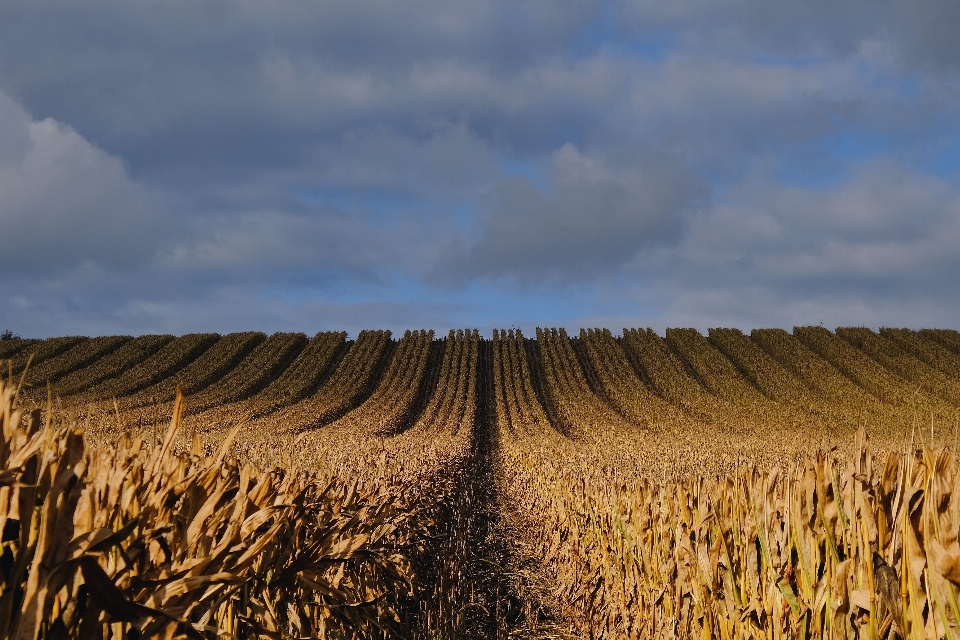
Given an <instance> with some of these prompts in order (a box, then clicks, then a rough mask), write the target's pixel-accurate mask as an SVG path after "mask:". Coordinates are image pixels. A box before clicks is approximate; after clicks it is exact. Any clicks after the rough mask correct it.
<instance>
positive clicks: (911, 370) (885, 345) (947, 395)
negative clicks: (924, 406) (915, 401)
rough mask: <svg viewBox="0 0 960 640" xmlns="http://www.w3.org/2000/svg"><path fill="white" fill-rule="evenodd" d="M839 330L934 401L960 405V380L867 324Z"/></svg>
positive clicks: (851, 342) (851, 341)
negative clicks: (951, 377)
mask: <svg viewBox="0 0 960 640" xmlns="http://www.w3.org/2000/svg"><path fill="white" fill-rule="evenodd" d="M835 333H836V334H837V336H839V337H840V338H842V339H843V340H846V341H847V342H849V343H850V344H851V345H853V346H854V347H856V348H857V349H859V350H860V351H862V352H864V353H865V354H867V355H868V356H870V357H871V358H873V359H874V360H876V361H877V362H879V363H880V364H882V365H883V366H884V367H886V368H887V369H889V370H890V371H893V372H895V373H896V374H897V375H899V376H900V377H901V378H903V379H904V380H909V381H910V382H913V383H914V384H916V385H917V386H919V387H920V389H922V390H923V391H924V393H925V394H926V395H927V396H928V397H929V398H930V400H931V401H932V402H931V404H934V405H935V404H939V403H941V402H944V401H946V402H947V403H949V404H952V405H953V406H954V407H956V406H958V405H960V381H958V380H951V379H950V378H949V377H947V376H945V375H944V374H942V373H941V372H939V371H937V370H936V369H934V368H932V367H930V366H929V365H927V364H926V363H925V362H923V361H922V360H921V359H920V358H918V357H916V356H915V355H913V354H911V353H910V352H909V351H908V350H906V349H904V348H902V347H901V346H899V345H898V344H897V343H896V342H895V341H893V340H890V339H888V338H886V337H884V336H883V335H878V334H876V333H874V332H873V331H872V330H870V329H867V328H864V327H838V328H837V330H836V332H835Z"/></svg>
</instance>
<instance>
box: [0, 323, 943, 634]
mask: <svg viewBox="0 0 960 640" xmlns="http://www.w3.org/2000/svg"><path fill="white" fill-rule="evenodd" d="M0 358H2V359H3V367H2V370H3V374H4V375H3V378H4V380H3V381H2V382H0V426H2V440H0V532H2V548H0V631H2V637H4V638H7V637H10V638H18V639H20V638H22V639H30V640H32V639H36V638H72V637H79V638H93V637H95V638H104V639H106V638H117V639H120V638H153V637H162V638H216V637H224V638H228V637H229V638H271V639H272V638H277V639H279V638H306V637H316V638H330V639H341V638H344V639H345V638H380V639H386V638H415V639H424V640H426V639H433V638H496V639H498V640H501V639H502V640H507V639H508V638H543V639H546V638H590V639H602V638H615V639H620V638H624V639H632V638H678V639H685V638H701V639H716V640H734V639H737V640H739V639H743V640H747V639H749V640H760V639H777V638H790V639H814V638H824V639H828V638H844V639H849V640H852V639H863V640H893V639H896V638H900V639H902V640H919V639H921V638H923V639H930V638H933V639H939V638H943V639H950V638H954V639H957V640H960V542H958V536H960V465H958V460H957V458H956V452H957V450H958V438H960V434H958V426H960V333H957V332H955V331H951V330H923V331H911V330H908V329H888V328H884V329H881V330H880V331H879V332H874V331H872V330H870V329H865V328H841V329H837V330H836V331H835V332H831V331H828V330H826V329H824V328H822V327H796V328H794V330H793V332H792V333H791V332H787V331H784V330H780V329H757V330H754V331H752V332H750V333H744V332H742V331H739V330H737V329H711V330H710V331H709V332H708V333H707V335H702V334H700V333H699V332H698V331H696V330H694V329H669V330H667V332H666V334H665V336H661V335H658V334H657V333H655V332H653V331H652V330H649V329H624V331H623V333H622V335H621V336H616V335H614V334H613V333H612V332H610V331H609V330H606V329H593V328H590V329H581V330H580V332H579V334H574V335H568V334H567V332H566V331H565V330H564V329H537V331H536V336H535V337H534V338H528V337H526V336H524V335H523V333H522V332H521V331H519V330H516V329H511V330H495V331H494V332H493V335H492V338H490V339H483V338H481V337H480V335H479V333H478V332H477V331H476V330H472V329H471V330H458V331H450V332H449V334H447V335H446V336H445V337H437V336H436V335H435V334H434V332H433V331H407V332H405V333H404V334H403V335H402V336H400V337H399V339H394V338H393V336H391V334H390V332H388V331H364V332H361V333H360V335H358V336H357V337H356V339H355V340H348V339H347V336H346V334H345V333H343V332H324V333H318V334H316V335H315V336H313V337H312V338H308V337H307V336H306V335H303V334H299V333H280V334H274V335H272V336H267V335H265V334H262V333H254V332H249V333H236V334H230V335H226V336H219V335H215V334H193V335H188V336H182V337H174V336H143V337H136V338H131V337H126V336H115V337H103V338H83V337H70V338H52V339H46V340H31V339H12V340H5V341H4V342H3V345H2V349H0Z"/></svg>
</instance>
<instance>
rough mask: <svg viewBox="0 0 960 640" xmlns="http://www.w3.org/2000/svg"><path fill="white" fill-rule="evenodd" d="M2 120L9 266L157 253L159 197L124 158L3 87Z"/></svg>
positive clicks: (143, 258)
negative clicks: (35, 114)
mask: <svg viewBox="0 0 960 640" xmlns="http://www.w3.org/2000/svg"><path fill="white" fill-rule="evenodd" d="M0 122H2V125H0V131H2V133H3V144H2V146H3V149H4V151H3V154H2V156H0V220H2V226H3V233H2V234H0V264H2V265H3V266H4V269H5V270H6V271H7V273H8V274H10V273H16V272H20V271H29V272H31V273H55V272H60V271H64V270H69V269H72V268H75V267H76V266H78V265H80V264H83V263H93V264H103V265H110V266H113V267H124V268H129V267H133V266H137V265H142V264H144V263H146V262H149V261H150V259H151V252H152V250H153V248H154V246H155V242H156V237H155V230H156V227H155V220H154V218H153V210H152V207H153V206H154V204H153V203H152V202H151V196H150V195H149V194H148V193H147V192H145V191H144V190H143V189H142V188H141V187H139V186H138V185H137V184H136V183H134V182H133V181H132V180H131V179H130V177H129V175H128V174H127V171H126V169H125V167H124V165H123V163H122V162H121V161H120V160H119V159H117V158H115V157H113V156H111V155H110V154H108V153H105V152H104V151H102V150H101V149H98V148H97V147H96V146H94V145H92V144H90V142H89V141H88V140H86V139H85V138H84V137H83V136H81V135H80V134H78V133H77V132H76V131H74V130H73V129H71V128H70V127H69V126H67V125H65V124H63V123H60V122H57V121H56V120H54V119H52V118H46V119H43V120H34V119H32V118H31V117H30V115H29V114H28V113H27V111H26V110H25V109H24V108H23V107H22V106H21V105H20V104H18V103H17V102H16V101H14V100H13V99H12V98H10V97H9V96H7V95H6V94H3V93H2V92H0ZM8 142H9V145H8Z"/></svg>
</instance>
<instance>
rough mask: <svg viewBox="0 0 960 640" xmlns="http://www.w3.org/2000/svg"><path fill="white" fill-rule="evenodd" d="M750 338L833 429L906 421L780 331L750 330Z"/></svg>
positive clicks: (897, 410) (791, 336)
mask: <svg viewBox="0 0 960 640" xmlns="http://www.w3.org/2000/svg"><path fill="white" fill-rule="evenodd" d="M750 337H751V339H752V340H753V341H754V342H755V343H756V344H757V345H758V346H760V348H762V349H763V350H764V351H765V352H766V353H767V354H769V355H770V357H771V358H773V359H774V360H775V361H776V362H777V363H778V364H780V365H781V366H782V367H784V368H785V369H787V370H789V371H790V372H791V373H792V374H793V375H794V376H796V377H797V378H799V379H800V380H802V381H803V383H804V384H805V385H807V386H808V387H809V388H810V389H811V390H812V395H813V403H812V408H813V410H814V411H816V412H817V413H820V414H821V415H823V416H824V421H825V422H827V423H828V424H831V425H834V427H835V428H836V429H837V430H843V429H845V430H846V431H848V432H849V433H853V431H854V430H855V429H856V428H857V427H858V426H860V425H862V424H871V425H873V428H874V429H875V430H876V429H877V428H878V427H879V426H881V425H882V426H883V427H884V429H886V426H887V425H888V424H891V423H893V424H903V421H904V420H907V419H908V418H907V417H904V416H903V414H902V412H899V409H897V408H894V407H891V405H889V404H886V403H884V402H883V401H882V400H880V399H879V398H877V397H876V396H875V395H873V394H871V393H870V392H869V391H867V390H866V389H864V388H863V387H861V386H859V385H857V384H856V383H855V382H853V381H852V380H850V379H849V378H847V377H846V376H844V375H843V373H841V372H840V371H839V370H838V369H837V368H836V367H834V366H833V365H832V364H830V363H829V362H828V361H827V360H825V359H824V358H822V357H821V356H820V355H818V354H817V353H816V352H814V351H812V350H811V349H810V348H809V347H807V346H806V345H805V344H804V343H803V342H801V341H800V340H799V339H798V338H797V337H796V336H794V335H791V334H789V333H787V332H786V331H784V330H783V329H754V330H753V331H751V332H750Z"/></svg>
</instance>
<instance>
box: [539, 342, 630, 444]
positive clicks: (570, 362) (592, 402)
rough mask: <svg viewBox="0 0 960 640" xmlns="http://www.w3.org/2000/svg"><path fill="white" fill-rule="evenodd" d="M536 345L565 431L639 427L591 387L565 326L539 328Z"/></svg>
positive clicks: (547, 388) (626, 430)
mask: <svg viewBox="0 0 960 640" xmlns="http://www.w3.org/2000/svg"><path fill="white" fill-rule="evenodd" d="M536 345H537V353H538V355H539V364H540V366H541V368H542V369H541V371H542V373H543V376H544V383H545V384H544V387H545V392H546V393H547V394H548V395H549V397H550V403H551V405H552V406H554V407H556V412H557V415H558V418H559V420H560V424H561V425H562V430H563V431H564V433H566V434H567V435H569V436H571V437H575V438H576V437H584V436H588V435H589V434H590V432H591V431H592V430H587V431H585V430H584V429H583V425H591V426H592V427H593V428H600V429H604V430H612V431H614V432H616V433H621V432H622V433H633V432H635V431H636V430H637V427H636V426H635V425H634V424H632V423H630V422H628V421H627V420H626V419H625V418H624V417H623V416H622V415H621V414H620V413H619V412H616V411H612V410H611V409H610V407H609V406H608V405H607V404H606V403H605V402H604V401H603V400H602V399H601V398H599V397H598V396H597V395H596V394H595V393H594V392H593V390H592V389H591V388H590V385H589V384H588V382H587V379H586V377H585V375H584V373H583V370H582V368H581V367H580V363H579V362H578V360H577V356H576V353H575V352H574V350H573V347H572V345H571V344H570V338H569V336H568V335H567V332H566V331H565V330H564V329H560V330H557V329H540V328H537V340H536Z"/></svg>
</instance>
